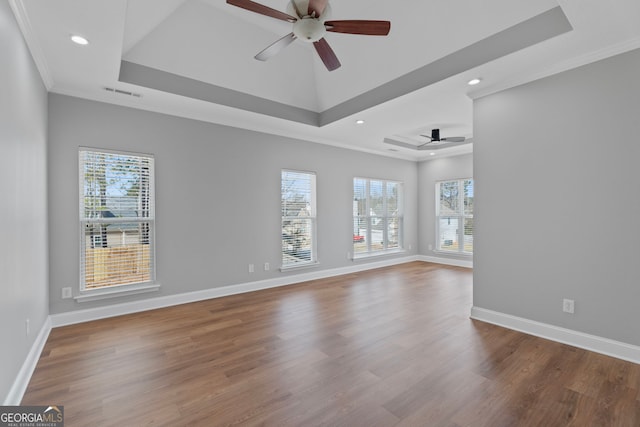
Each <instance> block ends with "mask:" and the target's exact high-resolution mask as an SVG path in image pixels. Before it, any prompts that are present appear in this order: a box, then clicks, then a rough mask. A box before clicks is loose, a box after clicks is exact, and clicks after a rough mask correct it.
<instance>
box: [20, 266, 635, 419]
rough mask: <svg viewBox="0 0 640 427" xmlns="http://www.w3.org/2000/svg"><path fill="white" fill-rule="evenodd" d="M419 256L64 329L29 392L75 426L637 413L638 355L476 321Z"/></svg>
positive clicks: (437, 269) (449, 280)
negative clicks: (630, 358)
mask: <svg viewBox="0 0 640 427" xmlns="http://www.w3.org/2000/svg"><path fill="white" fill-rule="evenodd" d="M471 288H472V273H471V270H468V269H463V268H456V267H446V266H441V265H436V264H429V263H423V262H414V263H408V264H404V265H400V266H394V267H389V268H384V269H378V270H371V271H367V272H362V273H358V274H350V275H346V276H340V277H335V278H330V279H324V280H317V281H312V282H306V283H301V284H297V285H292V286H287V287H282V288H276V289H271V290H266V291H259V292H253V293H248V294H242V295H235V296H230V297H225V298H219V299H213V300H208V301H203V302H198V303H192V304H185V305H180V306H176V307H170V308H165V309H160V310H154V311H148V312H144V313H138V314H134V315H127V316H121V317H117V318H112V319H105V320H100V321H94V322H89V323H85V324H80V325H73V326H67V327H62V328H56V329H54V330H53V331H52V332H51V335H50V337H49V340H48V342H47V344H46V346H45V349H44V351H43V354H42V356H41V358H40V361H39V363H38V366H37V368H36V371H35V373H34V375H33V378H32V380H31V383H30V385H29V387H28V390H27V392H26V394H25V396H24V399H23V402H22V404H25V405H26V404H43V405H49V404H60V405H64V407H65V418H66V419H65V421H66V426H67V427H71V426H83V427H84V426H145V425H158V426H160V425H169V426H234V425H241V426H262V425H264V426H305V427H306V426H367V427H373V426H443V427H456V426H457V427H461V426H487V427H489V426H490V427H500V426H509V427H511V426H545V427H547V426H551V427H553V426H580V427H583V426H606V427H610V426H612V427H616V426H629V427H637V426H640V394H639V392H638V391H639V390H640V365H635V364H632V363H628V362H624V361H621V360H617V359H614V358H610V357H606V356H602V355H599V354H595V353H591V352H588V351H585V350H580V349H576V348H573V347H569V346H567V345H563V344H558V343H554V342H551V341H547V340H543V339H540V338H536V337H532V336H529V335H525V334H522V333H518V332H514V331H510V330H507V329H503V328H500V327H497V326H493V325H489V324H485V323H482V322H478V321H473V320H470V319H469V310H470V307H471V292H472V289H471Z"/></svg>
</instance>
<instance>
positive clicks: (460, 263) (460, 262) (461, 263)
mask: <svg viewBox="0 0 640 427" xmlns="http://www.w3.org/2000/svg"><path fill="white" fill-rule="evenodd" d="M418 260H419V261H424V262H435V263H436V264H445V265H453V266H455V267H467V268H473V259H468V260H467V259H458V258H442V257H435V256H428V255H419V256H418Z"/></svg>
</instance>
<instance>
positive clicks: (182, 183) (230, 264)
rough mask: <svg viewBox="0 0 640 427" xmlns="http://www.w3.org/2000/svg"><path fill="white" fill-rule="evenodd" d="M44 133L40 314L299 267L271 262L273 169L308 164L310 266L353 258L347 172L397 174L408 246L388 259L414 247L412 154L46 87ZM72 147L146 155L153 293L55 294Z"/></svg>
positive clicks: (67, 236) (68, 235)
mask: <svg viewBox="0 0 640 427" xmlns="http://www.w3.org/2000/svg"><path fill="white" fill-rule="evenodd" d="M49 141H50V150H49V192H50V200H51V203H50V205H49V209H50V210H49V215H50V218H51V224H52V225H55V226H52V227H51V232H50V242H51V247H50V264H51V273H50V282H51V284H50V289H51V298H50V309H51V312H52V313H61V312H67V311H72V310H78V309H85V308H91V307H96V306H105V305H109V304H115V303H120V302H125V301H130V300H136V299H142V298H153V297H156V296H160V295H171V294H178V293H183V292H189V291H196V290H202V289H209V288H214V287H220V286H225V285H231V284H237V283H246V282H250V281H255V280H261V279H268V278H276V277H279V276H283V275H285V274H295V273H299V271H298V272H295V273H292V272H289V273H281V272H280V271H279V270H278V267H279V266H280V261H281V260H280V248H281V243H280V171H281V169H283V168H288V169H298V170H307V171H314V172H316V173H317V202H318V212H317V218H318V260H319V262H320V266H318V267H316V270H320V269H330V268H337V267H345V266H349V265H353V261H349V260H347V252H348V251H352V244H353V243H352V228H351V227H352V219H351V218H352V214H353V211H352V197H353V195H352V193H353V177H354V176H363V177H370V178H388V179H393V180H398V181H403V182H404V188H405V212H406V214H405V247H406V248H409V246H411V247H412V249H411V250H407V251H406V252H405V253H404V254H401V255H396V257H397V256H407V255H415V254H416V253H417V252H416V247H417V238H416V236H417V229H418V225H417V218H416V213H417V211H418V207H417V198H418V192H417V166H416V163H415V162H410V161H403V160H397V159H390V158H386V157H382V156H375V155H370V154H364V153H361V152H356V151H351V150H344V149H340V148H335V147H329V146H325V145H320V144H314V143H310V142H305V141H300V140H293V139H287V138H283V137H279V136H273V135H267V134H262V133H258V132H252V131H247V130H243V129H237V128H230V127H226V126H220V125H215V124H211V123H204V122H198V121H194V120H188V119H183V118H178V117H172V116H166V115H161V114H157V113H150V112H146V111H141V110H135V109H129V108H124V107H119V106H114V105H109V104H103V103H98V102H93V101H87V100H81V99H78V98H72V97H67V96H63V95H57V94H52V95H51V96H50V98H49ZM79 146H90V147H98V148H108V149H117V150H127V151H133V152H141V153H151V154H154V155H155V166H156V202H157V204H156V214H157V231H156V248H157V279H158V281H159V282H160V283H161V284H162V288H161V291H160V293H153V294H143V295H136V296H131V297H125V298H118V299H113V300H102V301H98V302H87V303H76V302H75V301H74V300H62V299H61V298H60V296H61V288H62V287H65V286H71V287H73V289H74V292H75V293H77V290H78V251H79V248H78V246H79V245H78V240H79V238H78V233H79V230H78V172H77V168H78V147H79ZM383 259H384V258H383ZM379 260H380V258H375V259H372V260H370V261H369V262H371V261H379ZM265 262H269V263H270V264H271V270H270V271H268V272H265V271H263V270H262V266H263V264H264V263H265ZM358 262H359V263H361V262H363V261H358ZM364 262H366V261H364ZM249 263H253V264H255V266H256V272H255V273H253V274H249V273H248V264H249ZM305 271H314V270H305Z"/></svg>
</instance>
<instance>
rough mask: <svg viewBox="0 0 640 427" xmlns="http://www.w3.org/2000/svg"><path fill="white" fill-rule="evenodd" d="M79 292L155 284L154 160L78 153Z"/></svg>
mask: <svg viewBox="0 0 640 427" xmlns="http://www.w3.org/2000/svg"><path fill="white" fill-rule="evenodd" d="M79 160H80V161H79V165H80V168H79V172H80V173H79V178H80V236H81V239H80V241H81V245H80V246H81V250H80V290H81V291H83V292H84V291H91V290H96V289H104V288H111V287H116V286H123V285H135V284H144V283H151V282H154V281H155V268H154V267H155V248H154V230H155V207H154V162H153V157H152V156H150V155H143V154H130V153H116V152H108V151H98V150H94V149H80V152H79Z"/></svg>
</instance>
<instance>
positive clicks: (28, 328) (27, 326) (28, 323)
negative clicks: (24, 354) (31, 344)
mask: <svg viewBox="0 0 640 427" xmlns="http://www.w3.org/2000/svg"><path fill="white" fill-rule="evenodd" d="M24 325H25V327H26V331H27V336H29V333H31V325H30V321H29V319H27V320H25V321H24Z"/></svg>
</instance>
